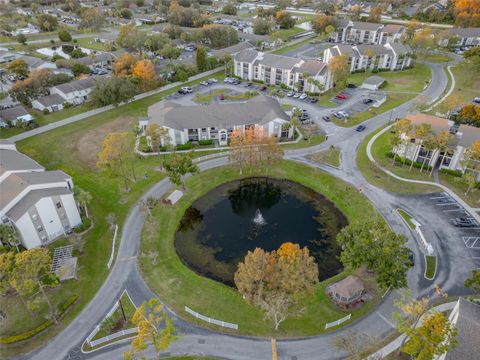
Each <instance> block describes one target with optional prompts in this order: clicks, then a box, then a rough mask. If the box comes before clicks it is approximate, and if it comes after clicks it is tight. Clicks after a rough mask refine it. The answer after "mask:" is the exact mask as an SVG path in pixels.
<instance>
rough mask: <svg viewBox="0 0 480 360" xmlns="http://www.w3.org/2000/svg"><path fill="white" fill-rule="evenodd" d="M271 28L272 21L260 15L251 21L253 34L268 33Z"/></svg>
mask: <svg viewBox="0 0 480 360" xmlns="http://www.w3.org/2000/svg"><path fill="white" fill-rule="evenodd" d="M271 30H272V23H271V22H270V21H268V20H266V19H263V18H261V17H257V18H256V19H255V21H254V22H253V33H254V34H255V35H268V34H270V31H271Z"/></svg>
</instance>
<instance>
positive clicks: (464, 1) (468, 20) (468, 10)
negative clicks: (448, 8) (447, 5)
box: [453, 0, 480, 27]
mask: <svg viewBox="0 0 480 360" xmlns="http://www.w3.org/2000/svg"><path fill="white" fill-rule="evenodd" d="M453 5H454V12H455V15H456V19H455V25H456V26H459V27H480V5H479V4H478V1H476V0H454V1H453Z"/></svg>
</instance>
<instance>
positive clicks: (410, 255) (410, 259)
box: [408, 251, 415, 266]
mask: <svg viewBox="0 0 480 360" xmlns="http://www.w3.org/2000/svg"><path fill="white" fill-rule="evenodd" d="M408 260H409V261H410V266H414V265H415V255H414V254H413V251H410V254H409V255H408Z"/></svg>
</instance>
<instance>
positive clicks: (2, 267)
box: [0, 251, 15, 295]
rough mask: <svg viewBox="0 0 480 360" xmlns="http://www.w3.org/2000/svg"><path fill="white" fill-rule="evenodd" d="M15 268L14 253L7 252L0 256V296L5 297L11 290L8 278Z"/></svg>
mask: <svg viewBox="0 0 480 360" xmlns="http://www.w3.org/2000/svg"><path fill="white" fill-rule="evenodd" d="M14 267H15V253H14V252H13V251H7V252H3V253H1V254H0V295H6V294H7V293H8V292H9V291H10V290H12V289H13V288H12V285H11V283H10V278H11V277H12V273H13V268H14Z"/></svg>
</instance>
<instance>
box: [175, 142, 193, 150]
mask: <svg viewBox="0 0 480 360" xmlns="http://www.w3.org/2000/svg"><path fill="white" fill-rule="evenodd" d="M191 148H193V144H192V143H191V142H187V143H185V144H183V145H177V150H190V149H191Z"/></svg>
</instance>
